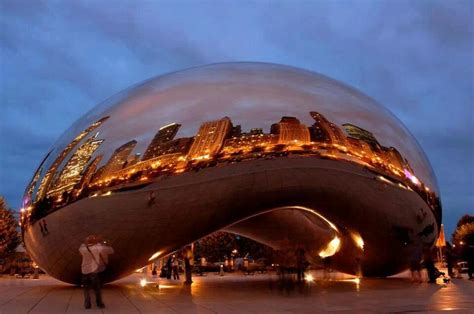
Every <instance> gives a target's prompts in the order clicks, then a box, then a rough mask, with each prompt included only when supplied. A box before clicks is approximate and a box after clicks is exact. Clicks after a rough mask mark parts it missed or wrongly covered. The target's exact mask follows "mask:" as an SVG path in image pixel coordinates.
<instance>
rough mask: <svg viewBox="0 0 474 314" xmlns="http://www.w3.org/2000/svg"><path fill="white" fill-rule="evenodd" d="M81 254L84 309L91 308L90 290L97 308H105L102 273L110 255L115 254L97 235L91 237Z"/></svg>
mask: <svg viewBox="0 0 474 314" xmlns="http://www.w3.org/2000/svg"><path fill="white" fill-rule="evenodd" d="M79 252H80V253H81V255H82V264H81V272H82V285H83V287H84V307H85V308H86V309H90V308H91V298H90V293H89V292H90V289H91V288H92V289H93V290H94V293H95V301H96V304H97V307H99V308H104V307H105V305H104V302H103V301H102V294H101V280H100V277H101V273H102V272H103V271H104V270H105V268H106V267H107V264H108V255H109V254H113V253H114V250H113V248H112V247H110V246H108V245H106V244H105V241H102V239H101V238H100V237H99V236H97V235H89V236H88V237H87V238H86V240H85V242H84V243H83V244H82V245H81V246H80V248H79Z"/></svg>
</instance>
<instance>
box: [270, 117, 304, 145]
mask: <svg viewBox="0 0 474 314" xmlns="http://www.w3.org/2000/svg"><path fill="white" fill-rule="evenodd" d="M271 133H272V134H278V144H284V145H288V144H300V145H301V144H309V142H310V140H311V139H310V136H309V130H308V127H306V125H304V124H301V123H300V121H299V120H298V119H296V118H295V117H283V118H281V121H280V122H279V123H275V124H273V125H272V127H271Z"/></svg>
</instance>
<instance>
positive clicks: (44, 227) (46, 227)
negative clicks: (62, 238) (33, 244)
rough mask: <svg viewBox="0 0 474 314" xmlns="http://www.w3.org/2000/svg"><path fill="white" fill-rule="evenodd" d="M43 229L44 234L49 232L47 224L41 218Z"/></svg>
mask: <svg viewBox="0 0 474 314" xmlns="http://www.w3.org/2000/svg"><path fill="white" fill-rule="evenodd" d="M43 229H44V234H45V235H47V234H49V230H48V225H47V224H46V220H45V219H43Z"/></svg>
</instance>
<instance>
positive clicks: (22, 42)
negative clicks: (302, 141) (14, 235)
mask: <svg viewBox="0 0 474 314" xmlns="http://www.w3.org/2000/svg"><path fill="white" fill-rule="evenodd" d="M473 21H474V2H472V1H470V0H465V1H453V0H451V1H367V0H359V1H304V2H303V1H256V2H254V1H142V2H140V1H132V0H128V1H119V0H114V1H105V0H104V1H100V0H96V1H61V2H59V1H52V0H51V1H22V0H20V1H19V0H15V1H8V0H3V1H1V2H0V101H1V102H0V103H1V112H2V119H1V120H0V150H1V151H0V195H5V197H6V198H7V201H8V202H9V204H10V205H11V206H12V207H14V208H18V207H19V205H20V200H21V195H22V193H23V191H24V187H25V186H26V185H27V183H28V181H29V180H30V179H31V176H32V175H33V172H34V171H35V169H36V167H37V166H38V164H39V162H40V161H41V159H42V158H43V157H44V155H45V153H46V152H47V151H48V149H49V148H50V147H51V145H52V144H53V142H54V141H55V140H56V139H57V138H58V137H59V136H60V135H61V133H62V132H63V131H64V130H65V129H66V128H68V127H69V126H70V125H71V124H72V123H73V122H74V121H75V120H77V119H78V118H79V117H80V116H81V115H83V114H84V113H86V112H87V111H88V110H90V109H91V108H92V107H93V106H94V105H96V104H97V103H99V102H101V101H102V100H104V99H105V98H107V97H109V96H111V95H113V94H114V93H116V92H118V91H120V90H122V89H124V88H126V87H129V86H130V85H132V84H135V83H137V82H140V81H143V80H145V79H147V78H150V77H152V76H156V75H160V74H164V73H168V72H170V71H175V70H179V69H183V68H187V67H192V66H197V65H204V64H208V63H216V62H225V61H264V62H273V63H281V64H287V65H292V66H296V67H301V68H306V69H309V70H312V71H316V72H319V73H323V74H325V75H328V76H330V77H332V78H335V79H337V80H340V81H343V82H345V83H347V84H349V85H351V86H354V87H355V88H357V89H359V90H361V91H363V92H364V93H366V94H368V95H370V96H372V97H374V98H375V99H376V100H378V101H379V102H380V103H382V104H384V105H385V106H386V107H387V108H388V109H389V110H390V111H392V112H393V113H394V114H395V115H396V116H397V117H398V118H399V119H400V120H401V121H403V123H404V124H405V125H406V126H407V127H408V129H409V130H410V131H411V132H412V133H413V135H414V136H415V137H416V138H417V139H418V141H419V142H420V144H421V146H422V147H423V148H424V150H425V152H426V154H427V155H428V158H429V159H430V161H431V163H432V166H433V168H434V170H435V172H436V175H437V177H438V181H439V185H440V189H441V196H442V202H443V205H444V216H445V217H444V220H445V225H446V227H447V231H448V232H449V233H450V232H451V231H452V230H453V229H454V225H455V223H456V221H457V219H458V218H459V217H460V216H461V215H462V214H465V213H470V214H473V213H474V162H473V160H474V136H473V131H472V130H473V125H474V111H473V104H474V57H473V56H474V22H473Z"/></svg>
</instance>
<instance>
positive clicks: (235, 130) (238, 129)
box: [229, 124, 242, 137]
mask: <svg viewBox="0 0 474 314" xmlns="http://www.w3.org/2000/svg"><path fill="white" fill-rule="evenodd" d="M241 135H242V126H241V125H240V124H239V125H236V126H233V127H232V129H231V130H230V135H229V136H230V137H239V136H241Z"/></svg>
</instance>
